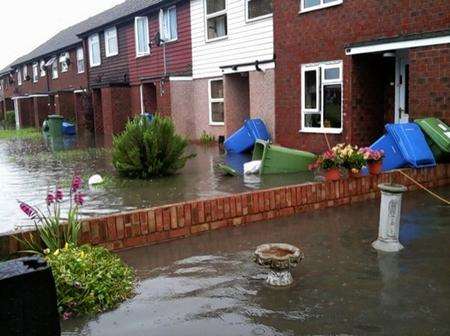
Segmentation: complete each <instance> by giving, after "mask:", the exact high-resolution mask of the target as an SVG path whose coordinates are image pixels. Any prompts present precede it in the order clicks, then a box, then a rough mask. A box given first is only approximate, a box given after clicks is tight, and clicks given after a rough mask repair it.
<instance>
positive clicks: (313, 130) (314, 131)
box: [298, 128, 342, 134]
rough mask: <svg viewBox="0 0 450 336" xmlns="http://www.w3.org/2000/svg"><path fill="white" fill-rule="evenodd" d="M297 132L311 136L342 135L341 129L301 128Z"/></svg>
mask: <svg viewBox="0 0 450 336" xmlns="http://www.w3.org/2000/svg"><path fill="white" fill-rule="evenodd" d="M298 132H299V133H311V134H324V133H326V134H342V128H339V129H338V128H336V129H333V128H302V129H300V130H299V131H298Z"/></svg>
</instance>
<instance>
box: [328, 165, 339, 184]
mask: <svg viewBox="0 0 450 336" xmlns="http://www.w3.org/2000/svg"><path fill="white" fill-rule="evenodd" d="M340 178H341V172H340V171H339V168H330V169H327V170H326V171H325V179H326V180H327V181H337V180H339V179H340Z"/></svg>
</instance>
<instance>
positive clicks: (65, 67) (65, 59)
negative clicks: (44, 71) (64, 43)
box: [59, 52, 70, 72]
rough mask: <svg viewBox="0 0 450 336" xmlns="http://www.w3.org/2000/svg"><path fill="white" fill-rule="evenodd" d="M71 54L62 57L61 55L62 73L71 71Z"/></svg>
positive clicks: (64, 54) (63, 54) (66, 53)
mask: <svg viewBox="0 0 450 336" xmlns="http://www.w3.org/2000/svg"><path fill="white" fill-rule="evenodd" d="M69 59H70V56H69V53H68V52H65V53H62V54H61V55H59V63H60V64H61V66H60V67H61V72H67V70H69V62H70V61H69Z"/></svg>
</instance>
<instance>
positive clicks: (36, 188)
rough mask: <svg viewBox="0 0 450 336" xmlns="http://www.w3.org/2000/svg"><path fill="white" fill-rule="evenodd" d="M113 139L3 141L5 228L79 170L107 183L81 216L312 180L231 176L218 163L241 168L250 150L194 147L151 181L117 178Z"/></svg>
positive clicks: (1, 213) (1, 211) (90, 193)
mask: <svg viewBox="0 0 450 336" xmlns="http://www.w3.org/2000/svg"><path fill="white" fill-rule="evenodd" d="M105 143H109V141H108V140H106V141H105V140H104V139H102V138H98V137H97V138H94V137H92V136H91V135H89V134H88V133H86V134H83V135H81V136H78V137H64V138H61V139H57V140H53V139H42V140H13V141H4V140H3V141H0V183H1V186H2V193H1V194H0V202H1V203H0V204H1V206H0V217H1V218H2V219H3V221H2V223H0V232H4V231H8V230H12V229H14V227H16V226H24V225H27V224H29V222H28V221H27V220H26V218H24V217H23V216H22V214H21V213H20V212H19V210H18V207H17V202H16V199H20V200H23V201H26V202H29V203H31V204H32V205H38V206H43V205H44V201H43V199H44V197H45V193H46V192H47V188H48V186H52V187H54V185H55V181H60V183H62V184H63V185H64V184H67V183H68V181H70V179H71V177H72V175H73V174H74V173H78V174H82V175H83V176H89V175H93V174H100V175H102V176H104V177H107V180H108V183H106V184H105V185H104V186H99V187H95V188H91V189H89V190H87V197H86V205H85V206H84V207H83V210H82V213H81V214H82V215H84V216H95V215H101V214H108V213H114V212H118V211H124V210H132V209H137V208H143V207H150V206H156V205H162V204H167V203H174V202H180V201H185V200H191V199H197V198H206V197H212V196H219V195H227V194H230V193H236V192H242V191H247V190H249V189H259V188H271V187H276V186H281V185H286V184H297V183H302V182H306V181H311V180H312V175H311V174H309V173H304V174H286V175H270V176H263V177H261V178H259V177H258V176H247V177H245V178H244V177H243V176H240V177H229V176H224V175H223V174H222V173H221V172H220V171H216V169H215V167H216V165H217V164H218V163H227V164H232V165H233V166H234V167H238V168H239V167H240V168H239V169H240V170H242V165H243V163H244V162H246V161H248V160H250V159H251V158H250V155H249V154H244V155H232V156H227V155H225V154H224V153H223V152H222V151H221V150H220V148H219V147H217V146H212V147H204V146H200V145H191V146H189V148H188V151H189V152H192V153H196V154H197V155H196V157H195V159H192V160H189V161H188V163H187V164H186V166H185V168H183V169H182V170H181V171H180V172H179V173H178V174H176V175H173V176H170V177H164V178H156V179H152V180H149V181H142V180H129V179H122V178H119V177H118V176H116V174H115V171H114V167H113V166H112V160H111V153H110V152H109V151H108V150H102V148H103V145H104V144H105Z"/></svg>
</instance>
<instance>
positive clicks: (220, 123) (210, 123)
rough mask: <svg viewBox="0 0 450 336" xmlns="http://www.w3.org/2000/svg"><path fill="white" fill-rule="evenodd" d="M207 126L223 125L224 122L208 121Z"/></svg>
mask: <svg viewBox="0 0 450 336" xmlns="http://www.w3.org/2000/svg"><path fill="white" fill-rule="evenodd" d="M209 126H225V123H224V122H209Z"/></svg>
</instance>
